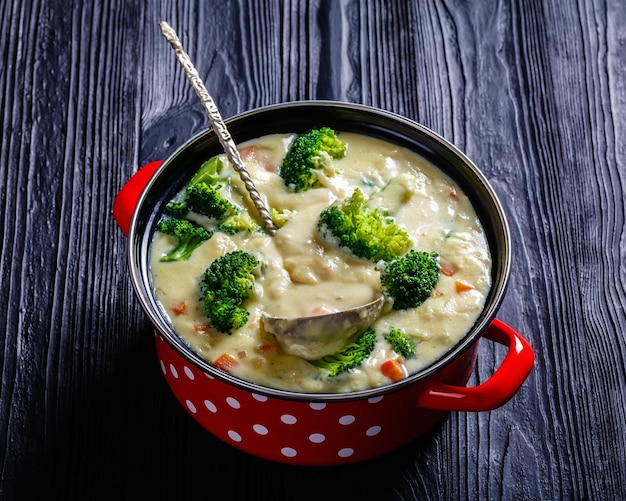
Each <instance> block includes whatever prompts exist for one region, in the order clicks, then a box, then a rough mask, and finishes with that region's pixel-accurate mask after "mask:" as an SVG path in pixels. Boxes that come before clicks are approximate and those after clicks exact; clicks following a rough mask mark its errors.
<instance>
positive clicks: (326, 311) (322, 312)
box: [310, 304, 337, 317]
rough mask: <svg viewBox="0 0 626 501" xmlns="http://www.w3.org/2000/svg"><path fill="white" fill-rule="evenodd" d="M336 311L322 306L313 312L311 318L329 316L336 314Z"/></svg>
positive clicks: (324, 305)
mask: <svg viewBox="0 0 626 501" xmlns="http://www.w3.org/2000/svg"><path fill="white" fill-rule="evenodd" d="M336 311H337V310H336V309H334V308H331V307H329V306H328V305H326V304H320V305H317V306H316V307H315V308H313V309H312V310H311V315H310V316H312V317H317V316H319V315H328V314H329V313H335V312H336Z"/></svg>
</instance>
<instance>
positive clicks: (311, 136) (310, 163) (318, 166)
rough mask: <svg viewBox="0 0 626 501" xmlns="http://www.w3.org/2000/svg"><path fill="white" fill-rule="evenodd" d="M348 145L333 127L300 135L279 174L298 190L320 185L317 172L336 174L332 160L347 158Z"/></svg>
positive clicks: (293, 143)
mask: <svg viewBox="0 0 626 501" xmlns="http://www.w3.org/2000/svg"><path fill="white" fill-rule="evenodd" d="M345 154H346V143H344V142H343V141H342V140H341V139H339V138H338V137H337V133H336V132H335V131H334V130H333V129H331V128H330V127H321V128H312V129H309V130H308V131H306V132H304V133H303V134H300V135H299V136H297V137H296V138H295V139H294V140H293V142H292V143H291V145H290V146H289V150H288V151H287V154H286V155H285V158H284V159H283V163H282V166H281V167H280V169H279V175H280V177H281V178H283V180H284V181H285V184H286V185H287V186H289V187H292V188H293V189H294V190H295V191H305V190H308V189H309V188H312V187H315V186H317V185H318V179H317V176H316V173H315V171H316V170H324V171H326V172H327V173H328V174H329V175H332V174H333V169H332V160H333V159H340V158H343V157H344V156H345Z"/></svg>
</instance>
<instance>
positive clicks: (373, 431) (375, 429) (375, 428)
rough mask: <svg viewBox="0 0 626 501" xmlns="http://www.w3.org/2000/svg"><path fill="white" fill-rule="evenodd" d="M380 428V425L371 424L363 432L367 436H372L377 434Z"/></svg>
mask: <svg viewBox="0 0 626 501" xmlns="http://www.w3.org/2000/svg"><path fill="white" fill-rule="evenodd" d="M381 430H382V428H381V427H380V426H378V425H377V426H372V427H371V428H368V429H367V431H366V432H365V434H366V435H367V436H368V437H373V436H375V435H378V434H379V433H380V431H381Z"/></svg>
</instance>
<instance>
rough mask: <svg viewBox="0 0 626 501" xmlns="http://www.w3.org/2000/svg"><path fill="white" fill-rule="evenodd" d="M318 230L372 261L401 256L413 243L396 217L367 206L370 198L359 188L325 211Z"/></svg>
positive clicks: (340, 244) (324, 235)
mask: <svg viewBox="0 0 626 501" xmlns="http://www.w3.org/2000/svg"><path fill="white" fill-rule="evenodd" d="M318 229H319V231H320V234H321V235H322V237H324V238H325V239H326V240H329V241H336V242H337V243H338V245H339V246H340V247H346V248H347V249H349V250H350V251H351V252H352V253H353V254H354V255H355V256H358V257H362V258H365V259H370V260H372V261H379V260H381V259H384V260H389V259H393V258H395V257H397V256H401V255H402V254H404V253H405V252H406V251H407V250H408V249H409V248H410V247H411V245H412V244H413V242H412V241H411V237H409V234H408V233H407V232H406V230H404V229H403V228H401V227H399V226H398V225H397V224H396V223H395V220H394V218H392V217H390V216H386V215H385V213H384V211H383V210H382V209H380V208H371V207H368V206H367V205H366V198H365V196H364V195H363V192H362V191H361V190H360V189H358V188H357V189H355V190H354V192H353V193H352V195H351V196H350V197H349V198H346V199H344V200H342V201H339V202H335V203H334V204H332V205H330V206H328V207H326V208H325V209H324V210H323V211H322V213H321V214H320V218H319V221H318Z"/></svg>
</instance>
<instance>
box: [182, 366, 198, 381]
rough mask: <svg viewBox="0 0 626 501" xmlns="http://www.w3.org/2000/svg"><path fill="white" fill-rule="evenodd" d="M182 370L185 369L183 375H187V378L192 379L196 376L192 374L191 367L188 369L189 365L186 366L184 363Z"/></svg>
mask: <svg viewBox="0 0 626 501" xmlns="http://www.w3.org/2000/svg"><path fill="white" fill-rule="evenodd" d="M183 371H185V376H187V377H188V378H189V379H191V380H192V381H193V380H194V379H195V378H196V377H195V376H194V375H193V372H191V369H190V368H189V367H187V366H186V365H185V367H184V368H183Z"/></svg>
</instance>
